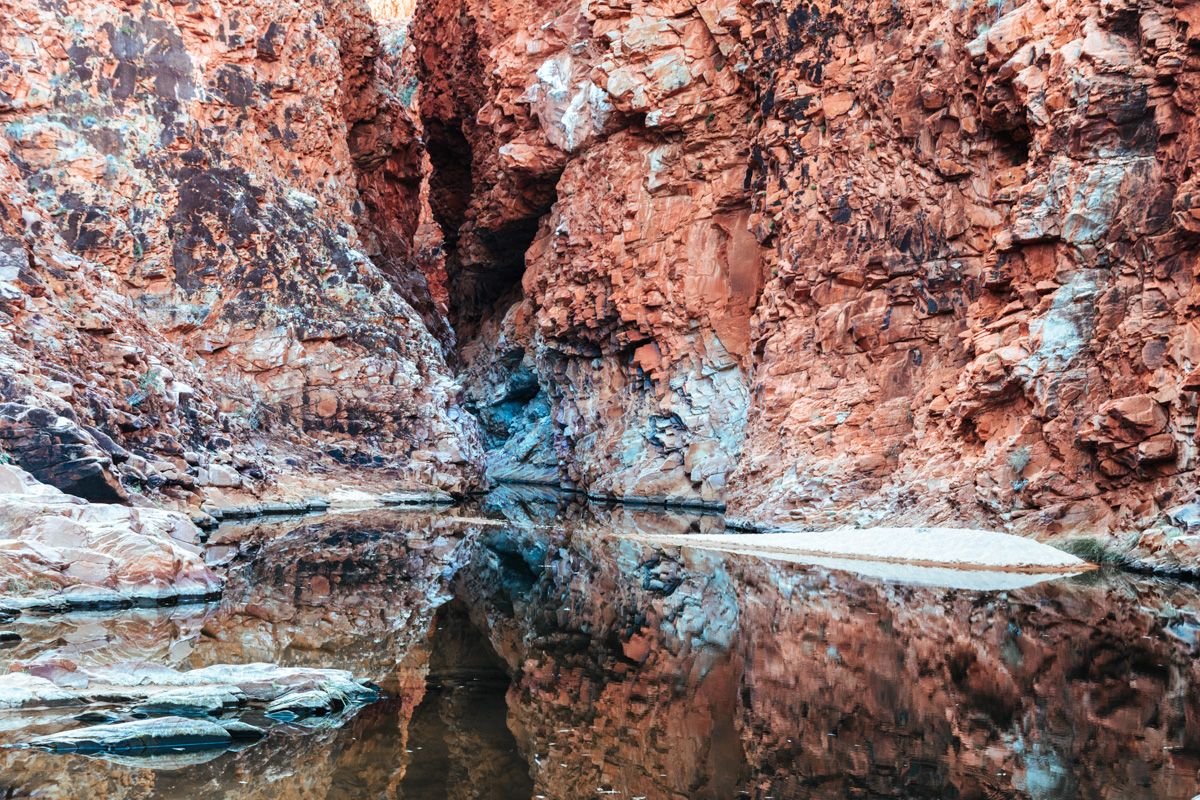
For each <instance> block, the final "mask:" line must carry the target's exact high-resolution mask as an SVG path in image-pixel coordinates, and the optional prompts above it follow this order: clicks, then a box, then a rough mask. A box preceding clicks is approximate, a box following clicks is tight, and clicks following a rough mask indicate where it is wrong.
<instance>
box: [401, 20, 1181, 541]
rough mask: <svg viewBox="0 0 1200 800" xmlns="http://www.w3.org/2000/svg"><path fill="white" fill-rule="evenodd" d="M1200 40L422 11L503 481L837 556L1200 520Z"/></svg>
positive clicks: (448, 243) (1018, 24) (428, 70)
mask: <svg viewBox="0 0 1200 800" xmlns="http://www.w3.org/2000/svg"><path fill="white" fill-rule="evenodd" d="M1198 9H1200V7H1198V6H1197V5H1196V4H1195V3H1192V2H1187V1H1186V0H1181V1H1180V2H1178V3H1175V4H1173V3H1170V2H1141V3H1133V2H1122V1H1121V0H1118V1H1116V2H1108V0H1105V2H1099V1H1098V0H1096V1H1094V2H1093V1H1091V0H1088V1H1085V2H1082V3H1066V2H1041V1H1040V0H1033V1H1031V2H1024V3H1020V2H1005V3H999V4H996V3H992V4H978V3H976V4H969V3H968V4H957V5H950V6H944V5H937V4H928V3H919V2H913V1H912V0H905V2H901V3H894V2H882V0H880V1H879V2H874V1H873V0H871V1H867V2H861V3H855V4H851V5H849V6H847V5H845V4H842V3H833V2H823V1H822V0H818V2H792V1H791V0H781V1H780V2H770V3H756V4H749V3H743V4H730V3H718V2H715V0H714V1H713V2H701V3H683V2H680V3H672V2H643V0H607V2H595V3H587V4H585V5H583V6H579V5H578V4H570V3H566V2H554V3H549V4H539V5H537V6H530V5H528V4H518V3H510V2H506V0H469V2H466V3H461V2H451V0H424V2H423V3H421V4H420V5H419V6H418V8H417V11H416V16H415V17H414V34H413V36H414V40H415V42H416V43H417V46H418V51H419V59H418V62H419V63H418V69H419V71H420V74H421V78H422V81H423V84H422V87H421V100H420V102H421V114H422V117H423V121H424V125H425V128H426V133H427V141H428V145H429V151H430V155H431V163H432V175H431V192H430V195H431V198H432V201H433V203H432V208H433V212H434V216H435V218H436V219H437V221H438V222H439V223H440V225H441V227H442V229H443V232H444V233H445V255H446V267H445V269H446V282H447V285H448V287H449V303H450V306H451V317H452V319H453V320H454V321H455V323H456V325H457V327H458V331H459V334H460V339H461V340H462V341H463V342H465V343H466V347H465V348H464V350H463V354H464V365H463V367H464V374H465V376H466V386H467V393H468V397H469V401H470V402H471V403H472V404H473V405H474V406H475V407H476V408H482V409H485V410H489V413H490V412H494V411H495V410H496V409H498V408H502V407H504V406H505V405H506V404H507V405H508V406H509V411H508V412H505V413H506V414H507V416H506V417H505V419H504V420H503V424H501V425H498V426H495V428H494V430H493V431H492V435H493V436H494V438H496V439H497V440H499V441H498V442H493V444H494V445H495V446H496V448H497V452H498V453H500V455H501V457H499V458H493V461H494V462H495V461H501V462H506V463H507V466H506V467H505V468H504V469H507V470H509V472H510V473H511V474H514V475H518V476H519V475H521V474H525V475H530V474H544V473H545V469H544V467H545V465H546V461H547V458H546V453H547V452H553V453H554V456H555V457H556V459H557V460H558V461H559V463H560V465H561V470H562V476H561V477H562V479H564V480H565V481H566V482H567V483H569V484H572V485H576V486H580V487H583V488H586V489H587V490H589V491H591V492H593V493H596V494H608V495H616V496H622V497H626V498H659V499H661V498H667V499H672V500H676V501H683V502H697V503H713V504H721V503H725V502H728V504H729V505H730V506H731V507H732V509H733V510H734V511H735V512H736V513H738V514H740V515H745V516H749V517H754V518H757V519H760V520H774V521H794V522H802V523H804V524H809V525H825V524H832V523H834V522H845V521H851V522H871V521H882V520H888V521H892V522H912V521H920V522H930V521H953V522H957V523H971V524H980V525H987V526H1007V527H1011V528H1014V529H1017V530H1022V531H1026V532H1030V531H1036V532H1040V533H1043V534H1051V535H1053V534H1057V533H1061V532H1068V531H1079V530H1094V529H1110V530H1115V529H1132V528H1138V527H1145V526H1149V525H1151V524H1153V523H1154V522H1155V521H1156V520H1160V519H1161V518H1162V516H1161V515H1162V512H1163V511H1164V510H1166V509H1170V508H1173V507H1175V506H1177V505H1179V504H1181V503H1184V502H1185V501H1187V500H1190V499H1191V496H1192V495H1193V494H1194V490H1193V488H1192V486H1191V481H1190V478H1189V476H1190V475H1191V472H1192V470H1193V469H1194V466H1195V458H1196V452H1195V451H1196V447H1195V414H1196V391H1197V390H1200V378H1197V377H1196V373H1195V372H1194V370H1195V369H1197V367H1200V352H1198V351H1197V349H1196V348H1197V344H1196V343H1197V341H1200V339H1197V335H1196V333H1197V329H1196V326H1195V324H1194V321H1193V320H1192V319H1191V318H1192V317H1193V316H1194V313H1193V308H1192V306H1193V297H1194V295H1195V291H1196V290H1195V288H1194V286H1195V281H1194V272H1195V270H1196V266H1197V265H1196V261H1197V258H1196V254H1197V244H1198V240H1197V238H1196V237H1197V234H1198V233H1200V223H1198V222H1197V219H1200V211H1198V210H1197V206H1196V204H1197V202H1200V201H1198V200H1197V199H1196V198H1200V193H1197V192H1196V190H1195V187H1194V184H1195V183H1196V178H1195V177H1194V176H1193V174H1192V169H1191V167H1190V166H1189V165H1190V164H1192V163H1194V161H1195V157H1196V148H1197V147H1198V146H1200V140H1198V137H1197V135H1196V133H1195V131H1196V125H1195V124H1194V120H1193V109H1194V107H1195V94H1196V91H1197V86H1198V75H1200V73H1198V71H1197V70H1198V68H1200V16H1197V15H1198V14H1200V10H1198ZM534 231H535V232H534ZM476 338H483V339H485V340H486V341H485V342H483V343H482V344H477V345H472V341H473V340H474V339H476ZM496 342H500V343H501V345H502V347H500V350H501V351H503V353H504V358H503V359H497V358H495V357H494V355H495V353H496V352H497V349H496V347H495V343H496ZM499 361H503V362H504V363H503V364H502V365H501V366H500V368H497V366H496V365H497V362H499ZM522 375H524V376H526V377H524V378H521V376H522ZM528 375H533V376H536V382H537V388H536V392H532V393H531V392H530V391H529V390H528V389H527V391H526V395H529V396H530V399H529V402H530V403H532V402H533V400H534V399H536V398H538V397H540V398H542V401H544V407H545V409H546V411H544V412H542V411H539V410H538V407H537V406H529V407H528V410H526V411H522V410H521V409H513V408H511V405H512V403H513V402H514V396H513V393H512V392H511V391H510V389H511V381H512V380H513V379H514V378H520V379H521V380H522V381H523V382H524V384H525V385H526V386H527V387H528V386H529V378H528V377H527V376H528ZM516 418H520V419H522V420H524V421H525V422H528V423H529V424H528V425H526V424H522V425H519V426H516V428H515V430H508V429H506V427H505V426H506V425H508V420H510V419H516ZM538 425H540V426H541V427H542V429H543V432H544V433H543V435H544V436H545V439H544V440H543V441H542V442H541V444H539V445H538V446H534V447H528V446H527V445H529V444H530V442H529V441H528V437H527V433H528V431H529V430H530V429H531V428H532V427H536V426H538ZM506 435H509V436H510V438H509V441H510V442H513V441H517V440H520V442H521V444H520V446H515V445H514V446H510V445H506V444H503V442H504V439H505V436H506ZM494 466H495V465H494ZM526 468H528V469H526ZM523 469H524V470H525V471H524V472H522V470H523ZM501 474H503V472H501Z"/></svg>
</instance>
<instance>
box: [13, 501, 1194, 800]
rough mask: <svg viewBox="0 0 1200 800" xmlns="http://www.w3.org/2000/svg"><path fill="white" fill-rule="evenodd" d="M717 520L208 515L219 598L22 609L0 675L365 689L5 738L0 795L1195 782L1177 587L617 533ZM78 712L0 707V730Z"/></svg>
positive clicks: (957, 791)
mask: <svg viewBox="0 0 1200 800" xmlns="http://www.w3.org/2000/svg"><path fill="white" fill-rule="evenodd" d="M719 526H720V520H719V519H717V518H711V517H701V516H689V515H686V514H657V513H651V512H644V511H634V510H630V509H610V510H603V509H586V508H583V507H580V506H577V505H573V504H570V503H569V502H567V501H566V500H564V499H562V498H556V497H554V496H550V495H547V496H524V495H521V494H519V493H512V492H502V493H500V494H498V495H495V496H493V497H492V498H490V499H489V500H487V501H485V502H484V503H483V504H482V505H481V506H477V507H471V508H456V509H449V510H436V511H435V510H415V511H405V512H398V511H371V512H362V513H356V514H349V515H327V516H321V517H308V518H303V519H292V520H274V521H264V522H254V523H246V524H241V525H237V526H230V527H225V528H222V529H219V530H218V531H217V532H216V533H215V534H214V535H213V537H212V539H211V541H210V547H209V558H210V560H211V561H212V562H213V563H215V564H219V565H220V566H221V569H223V570H225V571H226V572H227V574H228V576H229V585H228V587H227V590H226V592H225V594H224V595H223V597H222V599H221V600H220V601H219V602H217V603H213V604H210V605H195V606H180V607H177V608H170V609H150V610H146V609H143V610H129V611H118V612H94V613H72V614H63V615H57V616H34V615H26V616H24V617H22V618H20V619H19V620H17V621H16V622H13V623H9V624H8V625H5V626H4V628H5V629H6V630H10V631H12V632H15V633H17V634H19V635H20V637H21V640H20V642H18V643H16V644H15V645H12V646H9V647H7V648H5V649H2V650H0V669H11V668H13V667H20V668H24V669H29V668H31V666H32V667H33V668H35V669H39V670H42V671H43V673H45V674H50V673H52V672H53V671H54V670H57V669H67V668H69V667H70V666H71V665H79V664H84V665H99V664H130V665H138V664H141V665H145V664H161V665H168V666H172V667H176V668H180V669H192V668H196V667H202V666H207V665H213V664H247V663H254V662H267V663H274V664H281V665H302V666H319V667H336V668H342V669H347V670H350V671H351V672H353V673H354V674H355V675H356V676H358V677H361V678H364V679H368V680H370V681H373V682H375V683H376V684H378V685H379V686H380V687H382V689H383V690H384V697H383V699H381V700H379V701H378V702H375V703H372V704H369V705H366V706H365V707H361V708H355V709H351V710H350V711H349V712H348V713H346V714H342V715H337V716H334V717H329V718H323V719H320V720H316V721H314V720H307V721H305V722H304V723H303V724H301V723H296V724H275V725H273V726H271V727H270V728H269V732H268V735H267V736H266V737H265V738H264V739H263V740H261V741H259V742H257V743H252V744H245V745H242V746H240V747H237V748H233V749H228V750H216V751H212V750H206V751H196V752H189V751H179V752H170V753H164V754H161V755H158V756H151V757H143V758H108V759H105V758H101V757H95V756H93V757H88V756H81V755H75V754H58V753H46V752H41V751H35V750H24V749H4V750H0V798H17V797H37V798H72V799H75V798H87V799H89V800H92V799H98V798H173V799H176V798H178V799H181V798H188V799H189V800H192V799H194V798H206V799H207V798H237V799H238V800H241V799H243V798H247V799H248V798H264V799H265V798H278V799H285V798H297V800H299V799H300V798H304V799H305V800H334V799H336V800H359V799H360V798H625V799H626V800H633V799H635V798H646V799H647V800H649V799H650V798H678V799H679V800H683V799H684V798H688V799H691V798H717V799H719V800H728V799H729V798H739V797H745V798H758V799H765V798H829V799H830V800H834V799H835V798H836V799H837V800H841V799H842V798H930V799H931V800H932V799H934V798H937V799H938V800H949V799H951V798H962V799H964V800H966V799H971V800H975V799H977V800H995V799H996V798H1026V799H1029V800H1035V799H1037V800H1040V799H1043V798H1044V799H1049V798H1055V799H1058V798H1088V799H1089V800H1093V799H1096V798H1114V799H1115V798H1122V800H1127V799H1130V798H1155V799H1156V800H1174V799H1175V798H1179V799H1180V800H1188V798H1192V797H1193V796H1194V795H1197V794H1200V780H1198V774H1197V773H1198V770H1200V661H1198V660H1197V655H1198V651H1200V590H1198V589H1197V588H1196V587H1194V586H1190V585H1187V584H1180V583H1174V582H1169V581H1162V580H1154V579H1148V578H1140V577H1132V576H1128V575H1122V574H1105V573H1089V574H1087V575H1083V576H1078V577H1074V578H1062V579H1057V580H1050V581H1044V582H1040V583H1035V584H1033V585H1028V586H1023V587H1018V588H1006V589H1003V590H996V589H992V590H981V589H978V588H963V587H958V588H955V586H954V585H953V583H954V582H953V581H949V582H943V585H938V581H936V580H935V581H931V582H930V583H932V584H933V585H921V584H914V583H911V582H908V581H906V580H905V578H904V576H903V575H900V576H896V575H892V576H884V577H874V578H873V577H868V576H863V575H860V574H856V573H854V572H844V571H838V570H832V569H829V568H822V567H817V566H811V565H804V564H793V563H779V562H774V561H769V560H763V559H761V558H758V557H752V556H738V555H730V554H721V553H713V552H707V551H704V550H699V549H693V548H691V547H683V548H680V547H662V546H654V545H650V544H646V543H645V542H642V541H634V540H630V539H627V538H624V537H623V536H622V534H623V533H630V532H638V533H647V532H668V533H686V532H688V531H693V532H699V531H709V530H713V529H714V528H719ZM945 584H949V585H945ZM130 668H131V669H133V668H136V666H131V667H130ZM97 702H98V704H99V705H100V706H104V703H103V698H99V699H98V701H97ZM106 710H108V711H111V712H113V713H116V714H118V715H119V714H120V713H122V709H121V708H120V707H119V705H118V706H112V707H106ZM79 712H80V709H79V708H74V707H68V708H62V707H59V708H48V709H40V710H36V711H31V710H22V711H13V710H9V711H0V743H5V744H14V743H19V742H23V741H27V740H28V739H29V738H31V737H32V736H35V735H38V734H44V733H48V732H54V731H59V730H64V729H70V728H72V727H78V726H80V725H81V724H83V723H80V722H78V721H77V720H75V719H74V717H75V716H76V715H78V714H79ZM252 721H253V720H252Z"/></svg>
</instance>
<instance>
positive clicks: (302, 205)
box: [0, 0, 478, 505]
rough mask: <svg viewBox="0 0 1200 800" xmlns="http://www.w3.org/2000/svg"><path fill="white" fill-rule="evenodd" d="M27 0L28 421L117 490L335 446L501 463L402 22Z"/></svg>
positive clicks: (12, 123)
mask: <svg viewBox="0 0 1200 800" xmlns="http://www.w3.org/2000/svg"><path fill="white" fill-rule="evenodd" d="M0 13H3V15H4V18H5V20H6V24H5V25H4V26H3V28H2V29H0V186H2V187H3V192H0V401H7V402H6V404H5V405H4V406H3V408H0V447H2V448H3V449H4V450H5V451H7V452H8V453H9V454H10V456H11V457H12V458H14V459H16V460H17V461H19V462H20V463H22V464H23V465H24V466H26V467H27V468H28V469H29V470H30V471H32V472H34V473H35V474H38V475H39V477H44V479H46V480H49V481H50V482H52V483H54V484H55V485H58V486H60V488H63V489H64V490H66V491H72V492H75V493H78V494H81V495H82V496H85V497H92V498H93V499H104V500H109V501H112V500H121V499H124V498H123V492H124V491H126V490H129V489H132V490H137V491H141V492H150V493H158V494H161V495H162V496H163V497H164V498H166V499H167V500H171V499H172V498H173V499H174V500H175V501H178V502H180V503H186V504H189V505H198V502H197V500H196V496H197V494H196V493H197V492H201V493H202V492H203V490H204V487H205V486H206V485H213V486H217V487H230V486H241V485H242V484H243V483H245V488H247V489H248V490H257V489H258V488H260V487H261V486H262V485H263V482H264V481H267V480H270V478H271V477H272V475H274V474H278V473H279V472H283V471H287V470H289V469H292V468H294V467H296V466H299V465H300V463H301V462H308V463H309V464H312V463H313V462H318V463H319V462H322V461H324V462H327V463H329V464H334V463H335V462H343V463H346V464H350V465H354V466H360V467H361V466H397V467H399V468H401V470H402V472H401V473H400V474H401V476H402V477H403V476H407V477H409V478H411V479H413V480H415V481H419V482H420V483H423V484H433V485H436V486H440V487H442V488H447V489H452V490H456V491H461V490H464V489H466V488H469V487H470V486H472V485H474V483H475V481H476V462H477V459H478V451H477V445H476V438H475V433H474V424H473V423H472V422H471V421H470V419H469V417H467V415H465V414H462V413H460V412H459V410H458V409H457V406H456V402H457V387H456V385H455V383H454V382H453V380H452V378H451V376H450V374H449V372H448V370H447V369H446V366H445V362H444V355H445V350H446V347H447V346H448V344H449V343H450V342H451V341H452V334H451V333H450V332H449V330H448V328H447V327H446V324H445V321H444V318H443V315H442V313H441V312H440V311H439V310H438V309H437V307H436V305H435V302H434V300H433V298H432V297H431V295H430V292H429V290H428V288H427V286H426V281H425V279H424V278H423V276H422V273H421V271H420V270H419V269H418V267H417V264H416V257H415V256H414V254H413V243H412V239H413V236H414V234H415V232H416V231H417V228H418V227H419V225H420V221H421V218H422V208H423V206H425V201H424V200H423V196H422V189H421V181H422V175H423V172H424V153H423V151H422V149H421V147H420V144H419V137H418V135H417V132H416V127H415V117H414V115H413V113H412V111H411V109H410V105H411V103H412V97H411V95H412V93H413V90H414V88H415V86H414V87H409V88H408V89H407V91H406V90H405V84H404V78H403V76H401V75H399V74H398V72H399V71H402V69H403V67H402V64H401V60H402V59H401V58H400V56H399V54H400V52H401V51H402V50H403V47H402V42H400V41H398V39H397V37H402V35H403V32H402V31H392V30H385V31H383V32H382V34H381V31H380V30H379V29H377V28H376V26H375V25H374V24H373V22H372V20H371V18H370V16H369V14H368V12H367V6H366V4H365V3H364V2H350V3H343V2H328V3H327V2H322V1H321V0H311V1H310V0H304V1H303V2H298V3H289V4H282V5H281V4H279V3H271V2H264V1H263V0H249V1H247V2H235V3H233V4H222V5H221V6H219V7H218V6H197V5H194V4H193V5H189V4H186V3H184V4H180V3H175V2H152V3H149V4H142V5H128V4H120V3H118V4H113V3H83V4H72V5H71V7H70V8H68V7H66V6H61V5H56V4H54V3H43V2H34V3H25V2H9V3H4V4H0ZM425 213H426V214H427V213H428V212H427V211H426V212H425ZM18 404H19V406H20V407H21V409H24V408H29V409H33V411H31V412H28V411H24V410H20V409H17V410H14V411H13V412H11V413H10V411H9V410H8V409H10V408H13V409H16V408H17V405H18ZM10 417H11V418H12V419H13V420H14V421H13V422H12V423H11V424H10V423H9V420H10ZM43 419H46V420H50V421H51V423H49V424H43V423H42V420H43ZM31 427H32V428H33V429H34V432H33V433H29V429H30V428H31ZM66 428H70V430H69V432H64V431H65V429H66ZM31 436H32V437H33V438H34V439H36V440H38V441H32V442H30V441H29V438H30V437H31ZM47 437H49V438H47ZM55 448H57V450H55ZM105 458H107V459H109V460H110V462H111V463H104V459H105ZM289 459H290V461H289ZM210 464H216V465H218V466H216V467H210V466H209V465H210ZM46 471H49V472H58V473H62V474H58V475H47V476H43V475H42V474H41V473H42V472H46ZM100 493H106V496H104V497H100V496H98V495H99V494H100Z"/></svg>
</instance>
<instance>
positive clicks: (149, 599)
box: [0, 464, 223, 610]
mask: <svg viewBox="0 0 1200 800" xmlns="http://www.w3.org/2000/svg"><path fill="white" fill-rule="evenodd" d="M222 584H223V580H222V578H220V577H219V576H218V575H217V574H216V573H214V572H213V571H212V570H211V569H209V567H208V566H207V565H206V564H205V563H204V557H203V555H202V554H201V549H200V531H199V530H198V529H197V528H196V526H195V525H194V524H192V522H191V520H189V519H188V518H187V517H186V516H184V515H183V514H180V513H179V512H176V511H167V510H164V509H158V508H129V507H126V506H121V505H116V504H105V503H89V502H87V501H86V500H83V499H81V498H78V497H73V496H71V495H68V494H65V493H63V492H61V491H59V490H58V489H55V488H54V487H52V486H47V485H45V484H42V483H38V482H37V481H35V480H33V478H32V477H31V476H30V475H29V474H28V473H26V472H24V471H22V470H20V469H17V468H16V467H13V466H9V465H3V464H0V610H9V609H21V608H42V609H67V608H79V607H113V606H118V607H120V606H130V605H136V604H141V605H145V604H156V603H165V602H177V601H179V600H183V599H193V600H195V599H200V598H205V597H211V596H213V595H216V594H218V593H219V592H220V591H221V586H222Z"/></svg>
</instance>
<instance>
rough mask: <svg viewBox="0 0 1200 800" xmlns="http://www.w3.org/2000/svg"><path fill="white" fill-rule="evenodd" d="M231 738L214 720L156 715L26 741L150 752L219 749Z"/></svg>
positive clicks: (65, 749)
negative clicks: (155, 716)
mask: <svg viewBox="0 0 1200 800" xmlns="http://www.w3.org/2000/svg"><path fill="white" fill-rule="evenodd" d="M231 741H232V737H231V736H230V734H229V733H228V732H227V731H226V730H225V729H224V728H222V727H221V726H220V725H218V724H217V723H215V722H210V721H208V720H202V719H185V718H184V717H159V718H156V719H146V720H137V721H134V722H118V723H116V724H113V725H93V726H91V727H89V728H82V729H80V730H71V731H63V732H61V733H55V734H51V735H49V736H39V737H38V738H36V739H33V740H31V741H30V742H29V744H30V746H31V747H37V748H39V749H42V750H51V751H53V752H56V753H83V754H94V753H125V754H130V755H154V754H155V753H165V752H167V751H169V750H173V749H176V748H182V749H187V750H211V749H218V750H219V749H224V748H226V747H228V746H229V743H230V742H231Z"/></svg>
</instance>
